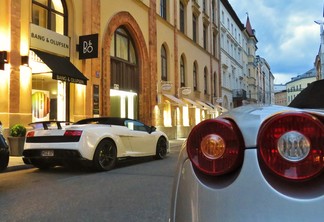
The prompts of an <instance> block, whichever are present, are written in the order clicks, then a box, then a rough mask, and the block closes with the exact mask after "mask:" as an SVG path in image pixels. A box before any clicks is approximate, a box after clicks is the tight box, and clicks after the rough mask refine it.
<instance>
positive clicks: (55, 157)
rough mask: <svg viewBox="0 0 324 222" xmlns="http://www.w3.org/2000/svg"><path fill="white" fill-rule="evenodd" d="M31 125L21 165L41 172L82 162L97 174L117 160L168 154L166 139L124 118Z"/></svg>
mask: <svg viewBox="0 0 324 222" xmlns="http://www.w3.org/2000/svg"><path fill="white" fill-rule="evenodd" d="M68 124H69V123H66V122H62V121H45V122H36V123H32V124H31V125H32V126H33V128H34V129H33V130H31V131H29V132H28V133H27V135H26V142H25V146H24V151H23V160H24V162H25V164H32V165H34V166H35V167H38V168H41V169H45V168H50V167H53V166H65V165H71V164H74V163H82V164H83V165H86V166H88V167H91V168H94V169H95V170H98V171H106V170H110V169H112V168H113V167H114V166H115V164H116V161H117V160H118V159H120V158H127V157H142V156H155V157H156V158H157V159H163V158H164V157H165V156H166V155H167V153H168V152H169V141H168V137H167V136H166V135H165V134H164V133H163V132H160V131H157V130H156V128H155V127H154V126H147V125H145V124H143V123H141V122H139V121H137V120H132V119H128V118H115V117H99V118H88V119H84V120H80V121H78V122H76V123H73V124H71V125H68Z"/></svg>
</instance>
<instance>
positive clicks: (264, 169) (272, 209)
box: [170, 90, 324, 222]
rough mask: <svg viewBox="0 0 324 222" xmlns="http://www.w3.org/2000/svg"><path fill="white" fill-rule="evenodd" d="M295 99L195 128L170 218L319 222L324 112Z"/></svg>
mask: <svg viewBox="0 0 324 222" xmlns="http://www.w3.org/2000/svg"><path fill="white" fill-rule="evenodd" d="M321 91H324V90H321ZM301 94H302V93H301ZM304 94H305V93H304ZM322 94H323V93H322ZM308 96H309V95H308ZM306 98H307V97H306ZM308 98H309V97H308ZM296 99H297V100H298V104H297V105H296V104H295V105H294V107H283V106H274V105H247V106H242V107H239V108H236V109H233V110H232V111H230V112H228V113H225V114H223V115H221V116H219V117H218V118H216V119H210V120H205V121H203V122H201V123H200V124H198V125H197V126H195V127H194V128H193V129H192V131H191V132H190V134H189V136H188V138H187V140H186V141H185V142H184V144H183V147H182V150H181V152H180V155H179V160H178V166H177V171H176V175H175V181H174V187H173V194H172V203H171V215H170V221H172V222H182V221H185V222H189V221H197V222H209V221H221V222H226V221H230V222H236V221H242V222H249V221H253V222H254V221H262V222H264V221H274V222H278V221H301V222H305V221H307V222H310V221H323V220H324V172H323V168H324V111H323V109H322V110H321V109H310V108H312V107H310V106H312V104H311V105H307V106H305V105H303V104H305V103H309V101H310V100H314V101H316V100H315V99H313V98H312V99H309V100H307V99H306V102H305V100H304V101H300V97H298V98H297V97H296ZM318 101H321V103H322V105H318V104H315V105H314V106H313V107H314V108H319V107H322V108H323V107H324V102H323V101H324V100H323V98H318V100H317V102H318Z"/></svg>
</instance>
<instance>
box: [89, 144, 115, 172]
mask: <svg viewBox="0 0 324 222" xmlns="http://www.w3.org/2000/svg"><path fill="white" fill-rule="evenodd" d="M116 162H117V148H116V145H115V143H114V142H113V141H112V140H110V139H105V140H102V141H101V142H100V143H99V145H98V146H97V148H96V152H95V154H94V158H93V167H94V169H95V170H97V171H108V170H111V169H112V168H114V167H115V165H116Z"/></svg>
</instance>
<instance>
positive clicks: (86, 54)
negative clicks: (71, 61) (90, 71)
mask: <svg viewBox="0 0 324 222" xmlns="http://www.w3.org/2000/svg"><path fill="white" fill-rule="evenodd" d="M98 37H99V35H98V34H92V35H83V36H80V37H79V45H78V51H79V59H91V58H98Z"/></svg>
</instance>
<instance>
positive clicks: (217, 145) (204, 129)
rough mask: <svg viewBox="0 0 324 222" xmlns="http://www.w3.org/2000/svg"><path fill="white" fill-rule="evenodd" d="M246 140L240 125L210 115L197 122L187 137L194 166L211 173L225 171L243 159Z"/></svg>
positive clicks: (189, 153)
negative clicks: (239, 127)
mask: <svg viewBox="0 0 324 222" xmlns="http://www.w3.org/2000/svg"><path fill="white" fill-rule="evenodd" d="M243 149H244V142H243V137H242V134H241V132H240V131H239V129H238V127H237V126H236V125H235V124H234V123H233V122H231V121H230V120H226V119H208V120H205V121H203V122H201V123H199V124H198V125H196V126H195V127H194V128H193V129H192V130H191V132H190V134H189V136H188V139H187V152H188V156H189V158H190V160H191V162H192V163H193V165H194V167H196V168H197V169H199V170H200V171H201V172H203V173H205V174H208V175H214V176H216V175H223V174H226V173H229V172H232V171H233V170H235V169H236V168H237V167H238V166H240V165H241V164H242V162H243Z"/></svg>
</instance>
